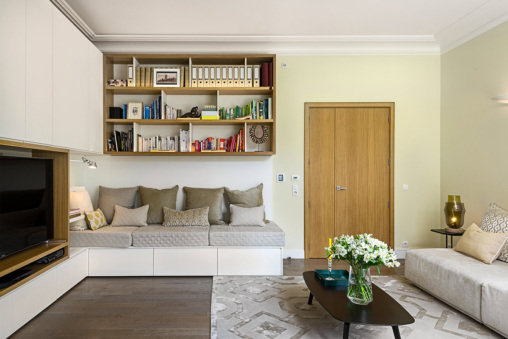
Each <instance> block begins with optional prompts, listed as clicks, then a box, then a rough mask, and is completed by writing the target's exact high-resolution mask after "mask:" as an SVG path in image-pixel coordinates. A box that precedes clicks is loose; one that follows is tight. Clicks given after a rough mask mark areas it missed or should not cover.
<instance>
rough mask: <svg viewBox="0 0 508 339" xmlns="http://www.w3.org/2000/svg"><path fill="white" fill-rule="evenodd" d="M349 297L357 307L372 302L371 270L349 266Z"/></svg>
mask: <svg viewBox="0 0 508 339" xmlns="http://www.w3.org/2000/svg"><path fill="white" fill-rule="evenodd" d="M347 297H348V299H349V300H351V302H352V303H354V304H357V305H367V304H369V303H370V302H371V301H372V279H371V276H370V268H361V267H355V266H349V280H348V285H347Z"/></svg>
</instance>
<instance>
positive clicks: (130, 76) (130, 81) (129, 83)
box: [127, 65, 135, 87]
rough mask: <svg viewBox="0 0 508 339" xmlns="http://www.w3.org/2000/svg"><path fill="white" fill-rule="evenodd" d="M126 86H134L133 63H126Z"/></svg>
mask: <svg viewBox="0 0 508 339" xmlns="http://www.w3.org/2000/svg"><path fill="white" fill-rule="evenodd" d="M127 74H128V75H127V86H128V87H134V85H135V84H134V65H127Z"/></svg>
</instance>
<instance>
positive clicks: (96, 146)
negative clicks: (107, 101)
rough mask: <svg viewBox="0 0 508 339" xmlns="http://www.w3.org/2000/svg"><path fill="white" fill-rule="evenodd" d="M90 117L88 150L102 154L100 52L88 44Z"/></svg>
mask: <svg viewBox="0 0 508 339" xmlns="http://www.w3.org/2000/svg"><path fill="white" fill-rule="evenodd" d="M89 51H90V57H89V60H90V73H89V74H90V113H89V114H90V115H89V119H88V123H89V129H88V131H89V133H88V142H89V150H90V151H92V152H97V153H102V138H103V136H104V135H103V132H102V131H103V120H102V119H103V113H102V110H103V94H102V89H103V83H102V72H103V71H102V52H101V51H99V50H98V49H97V47H95V46H94V45H93V44H92V43H91V42H90V47H89Z"/></svg>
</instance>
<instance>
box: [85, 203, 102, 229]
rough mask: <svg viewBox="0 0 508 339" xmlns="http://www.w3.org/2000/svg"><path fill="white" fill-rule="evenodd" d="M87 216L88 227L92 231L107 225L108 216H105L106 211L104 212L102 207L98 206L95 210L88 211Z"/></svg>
mask: <svg viewBox="0 0 508 339" xmlns="http://www.w3.org/2000/svg"><path fill="white" fill-rule="evenodd" d="M85 218H86V223H87V224H88V227H89V228H90V229H91V230H92V231H96V230H98V229H99V228H101V227H104V226H106V225H107V222H106V217H104V213H102V211H101V209H100V208H98V209H97V210H95V211H86V212H85Z"/></svg>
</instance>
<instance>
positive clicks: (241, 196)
mask: <svg viewBox="0 0 508 339" xmlns="http://www.w3.org/2000/svg"><path fill="white" fill-rule="evenodd" d="M224 192H225V193H226V199H227V201H226V212H227V214H228V215H227V216H228V217H229V219H227V220H230V221H231V210H230V208H229V206H230V205H236V206H240V207H258V206H261V205H263V184H262V183H261V184H259V185H257V186H256V187H252V188H249V189H248V190H246V191H239V190H230V189H229V188H227V187H224ZM263 219H265V216H263ZM265 222H268V221H267V220H265Z"/></svg>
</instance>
